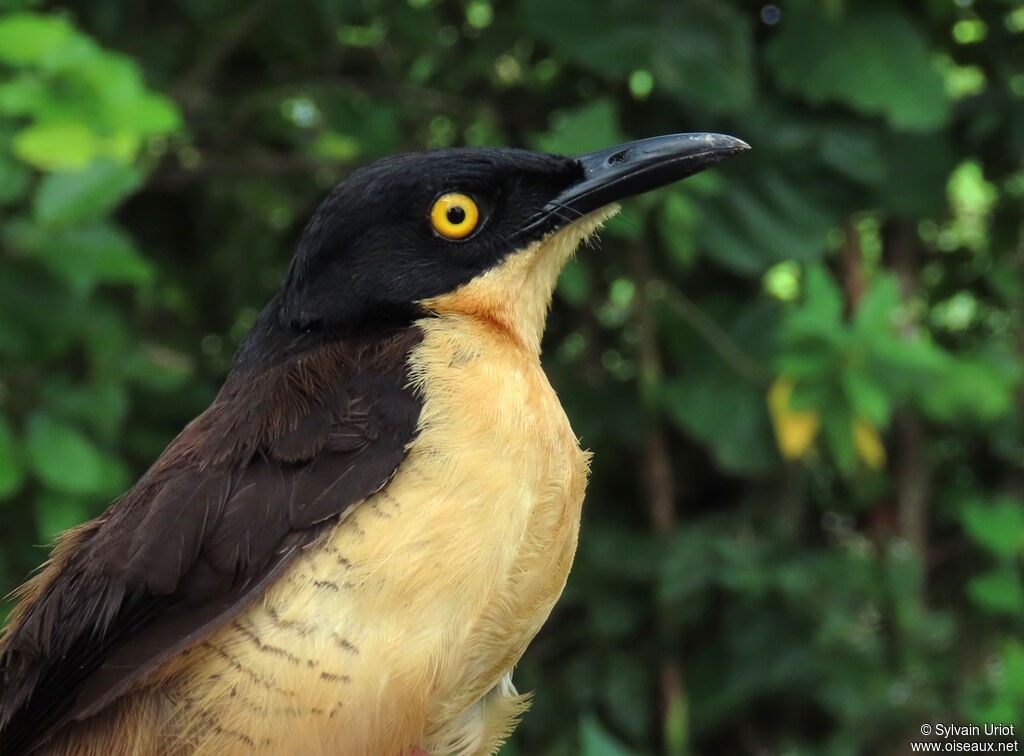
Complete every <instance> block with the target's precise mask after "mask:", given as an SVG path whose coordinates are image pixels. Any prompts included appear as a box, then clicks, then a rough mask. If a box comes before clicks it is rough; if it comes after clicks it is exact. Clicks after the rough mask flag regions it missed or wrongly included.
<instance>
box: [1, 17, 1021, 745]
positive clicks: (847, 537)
mask: <svg viewBox="0 0 1024 756" xmlns="http://www.w3.org/2000/svg"><path fill="white" fill-rule="evenodd" d="M778 6H779V8H780V10H779V16H778V18H773V17H772V15H771V13H770V9H769V7H768V6H766V7H765V8H764V9H763V10H762V9H760V8H759V7H758V6H751V5H749V4H744V3H740V2H738V1H737V0H696V1H694V2H685V3H682V2H676V1H675V0H609V1H605V0H601V1H600V2H583V1H582V0H578V1H572V2H570V1H566V2H552V1H550V0H467V1H463V0H344V1H343V2H338V1H337V0H312V1H311V2H309V3H302V4H285V3H277V4H275V3H273V2H256V3H249V4H246V3H201V2H194V1H181V2H173V1H172V2H169V3H164V4H159V6H157V5H153V4H150V5H146V6H138V7H136V6H134V5H133V4H126V3H120V2H116V0H91V1H90V2H88V3H86V2H81V1H80V0H66V2H63V3H60V4H55V3H49V4H47V3H36V2H17V1H16V2H13V3H8V4H6V5H4V6H3V8H5V9H9V10H5V11H3V12H0V516H2V517H3V521H4V524H5V527H4V528H3V529H2V530H0V574H2V575H3V580H4V585H5V587H6V588H13V587H14V586H15V585H16V584H17V583H18V582H19V581H21V580H22V579H23V578H24V576H25V575H26V574H27V573H28V571H29V570H30V569H31V568H32V567H33V566H34V565H36V564H37V563H38V562H39V561H40V560H41V559H42V558H43V552H42V551H41V550H39V549H35V548H33V547H32V546H31V544H36V543H40V542H42V541H45V540H48V539H50V538H52V537H53V535H54V534H55V533H56V532H58V531H60V530H62V529H64V528H67V527H69V526H71V525H73V524H75V523H77V522H80V521H82V520H84V519H87V518H88V517H90V516H93V515H95V514H96V513H98V512H99V511H101V510H102V509H103V507H104V506H106V505H107V504H108V503H109V501H110V500H111V499H112V498H113V497H115V496H116V495H117V494H118V493H119V492H120V491H121V490H123V489H124V487H125V486H127V485H128V484H130V482H131V480H132V479H134V477H135V476H137V475H138V474H140V473H141V472H142V471H143V470H144V469H145V468H146V466H147V465H148V464H149V463H150V462H152V460H153V459H154V458H155V456H156V455H157V454H159V452H160V450H161V449H162V448H163V446H164V445H165V444H166V443H167V441H168V440H169V439H170V438H171V437H172V436H173V434H174V433H176V432H177V431H178V430H179V429H180V428H181V427H182V425H183V424H184V423H185V422H187V421H188V420H189V419H190V418H191V417H193V416H194V415H195V414H196V413H197V412H198V411H200V410H201V409H202V408H203V407H204V406H205V405H206V404H207V403H208V402H209V401H210V399H211V397H212V396H213V392H214V390H215V389H216V386H217V385H218V384H219V382H220V380H221V379H222V377H223V375H224V372H225V371H226V369H227V367H228V364H229V362H230V359H231V355H232V354H233V352H234V350H235V348H236V347H237V345H238V343H239V341H240V339H241V338H242V336H243V335H244V333H245V332H246V330H247V329H248V327H249V326H250V325H251V324H252V322H253V321H254V319H255V317H256V314H257V312H258V308H259V307H261V306H262V304H263V303H264V302H266V301H267V299H268V298H269V297H270V296H271V294H272V293H273V291H274V290H275V289H276V287H277V285H278V283H279V282H280V279H281V276H282V275H283V273H284V270H285V269H286V266H287V261H288V251H289V249H291V247H292V246H293V244H294V241H295V239H296V237H297V235H298V233H299V232H300V231H301V228H302V224H303V223H304V222H305V220H306V218H308V217H309V215H310V213H311V212H312V210H313V208H314V207H315V206H316V203H317V202H318V201H319V199H320V198H321V197H322V195H323V194H324V193H325V192H326V191H327V189H328V188H329V187H330V186H331V185H332V184H333V183H335V182H336V181H338V180H340V179H341V178H342V177H343V176H344V175H345V174H346V173H347V172H348V171H349V170H350V169H351V168H352V167H354V166H355V165H357V164H361V163H363V162H366V161H368V160H371V159H373V158H375V157H377V156H380V155H383V154H389V153H394V152H399V151H406V150H413V149H422V148H424V147H431V148H434V147H446V146H451V145H457V144H511V145H516V146H529V147H534V148H539V149H545V150H550V151H557V152H563V153H570V154H571V153H575V152H581V151H585V150H589V149H595V148H599V147H604V146H607V145H609V144H612V143H615V142H618V141H622V140H626V139H631V138H639V137H644V136H650V135H653V134H658V133H668V132H673V131H685V130H717V131H724V132H728V133H734V134H736V135H737V136H740V137H742V138H744V139H746V140H747V141H748V142H750V144H751V145H752V146H753V150H751V152H750V153H747V154H744V155H742V156H738V157H737V158H735V159H734V160H731V161H729V162H727V163H725V164H723V165H722V166H720V167H718V168H716V169H715V170H713V171H710V172H708V173H705V174H701V175H699V176H696V177H694V178H693V179H690V180H688V181H686V182H683V183H681V184H679V185H676V186H673V187H667V188H665V189H663V190H660V191H658V192H655V193H653V194H651V195H649V196H645V197H643V198H639V199H637V200H633V201H630V202H627V203H626V205H625V207H624V208H623V210H622V212H621V213H620V215H619V216H617V217H616V218H615V219H613V221H611V222H610V223H609V224H608V226H607V230H606V233H605V237H604V241H603V243H602V247H603V249H602V250H601V251H594V250H589V249H585V250H582V251H581V252H580V254H579V256H578V257H577V259H576V260H575V261H574V262H573V263H572V264H571V265H570V266H569V267H568V268H567V269H566V271H565V274H564V275H563V278H562V280H561V282H560V284H559V290H558V292H557V296H556V299H555V306H554V308H553V311H552V314H551V318H550V327H549V331H548V334H547V336H546V340H545V361H546V368H547V370H548V373H549V375H550V376H551V377H552V381H553V383H554V384H555V386H556V388H557V390H558V391H559V395H560V396H561V397H562V401H563V403H564V405H565V407H566V409H567V412H568V414H569V415H570V417H571V419H572V422H573V426H574V428H575V429H576V431H577V432H578V433H579V434H580V436H581V437H582V440H583V444H584V445H585V446H587V447H589V448H591V449H592V450H593V451H594V452H595V458H594V465H593V473H592V481H591V485H590V490H589V493H588V498H587V505H586V514H585V517H584V525H583V530H582V534H581V540H580V547H579V553H578V556H577V564H576V567H575V569H574V572H573V574H572V576H571V578H570V581H569V585H568V586H567V588H566V592H565V595H564V597H563V600H562V601H561V602H560V604H559V606H558V607H557V609H556V610H555V612H554V614H553V615H552V618H551V621H550V622H549V624H548V626H547V627H546V628H545V630H544V631H543V632H542V633H541V635H540V636H539V637H538V638H537V640H536V642H535V643H534V644H533V646H532V647H531V649H530V650H529V651H528V653H527V654H526V656H525V657H524V659H523V661H522V663H521V664H520V666H519V669H518V670H517V683H518V685H519V687H520V688H521V689H524V690H531V689H532V690H535V691H536V693H535V703H534V706H533V710H532V711H531V712H530V713H529V714H528V715H527V717H526V718H525V720H524V722H523V724H522V725H521V727H520V728H519V730H518V732H517V734H516V736H515V738H514V740H513V742H512V743H511V744H510V745H509V746H508V747H507V752H508V753H509V754H513V753H519V754H549V755H550V756H563V755H564V756H569V755H570V754H579V753H584V754H590V755H591V756H609V755H611V754H627V753H631V754H645V753H672V754H685V753H753V752H759V753H760V752H764V753H828V754H850V753H876V752H878V753H885V752H890V751H893V750H894V749H896V750H898V749H900V748H902V747H904V746H903V744H904V743H906V742H909V741H910V740H914V739H917V737H918V736H919V728H920V725H921V723H923V722H934V721H950V722H958V723H976V724H981V723H984V722H1003V723H1007V724H1009V723H1015V724H1017V726H1018V728H1021V727H1024V721H1022V720H1021V712H1024V687H1022V686H1024V682H1022V681H1024V645H1022V644H1021V642H1020V638H1021V637H1022V635H1021V633H1022V631H1024V583H1022V567H1024V562H1022V558H1024V422H1022V421H1024V415H1022V409H1021V408H1022V406H1024V399H1022V383H1024V349H1022V346H1021V345H1022V343H1024V330H1022V324H1024V263H1022V250H1024V236H1022V229H1021V224H1020V206H1021V199H1022V198H1024V172H1022V166H1021V163H1020V155H1021V154H1024V98H1022V93H1024V79H1022V78H1021V77H1022V74H1020V72H1019V68H1020V67H1019V65H1018V66H1015V65H1014V62H1015V61H1019V60H1021V59H1022V55H1024V17H1022V16H1021V14H1020V10H1019V9H1018V8H1016V7H1014V4H1013V3H1006V2H994V3H982V2H980V0H973V2H972V1H971V0H967V1H965V2H957V3H937V2H933V3H923V4H920V3H919V4H902V5H898V6H897V5H896V4H888V5H887V4H885V3H879V2H864V3H855V2H843V1H841V0H829V1H828V2H812V1H811V0H794V2H791V3H785V4H781V3H780V4H778ZM26 9H28V10H26ZM759 13H763V16H762V15H759Z"/></svg>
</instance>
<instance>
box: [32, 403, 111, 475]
mask: <svg viewBox="0 0 1024 756" xmlns="http://www.w3.org/2000/svg"><path fill="white" fill-rule="evenodd" d="M25 448H26V451H27V452H28V458H29V462H30V464H31V466H32V470H33V472H34V473H35V474H36V476H38V478H39V479H40V480H41V481H42V482H43V483H45V484H46V485H47V486H48V487H50V488H52V489H54V490H56V491H61V492H64V493H70V494H111V493H116V492H117V491H118V490H119V489H120V487H121V486H122V485H123V484H124V474H123V471H117V470H115V469H114V468H113V466H112V465H111V464H110V463H109V462H108V460H107V459H106V458H105V456H104V454H103V453H102V452H101V451H100V450H99V449H97V448H96V446H95V445H94V444H93V443H92V441H90V440H89V439H88V438H86V437H85V435H83V434H82V432H81V431H79V430H78V429H77V428H74V427H72V426H70V425H66V424H64V423H62V422H60V421H58V420H55V419H53V418H51V417H49V416H48V415H45V414H41V413H37V414H35V415H33V416H32V417H31V418H30V419H29V423H28V435H27V437H26V442H25Z"/></svg>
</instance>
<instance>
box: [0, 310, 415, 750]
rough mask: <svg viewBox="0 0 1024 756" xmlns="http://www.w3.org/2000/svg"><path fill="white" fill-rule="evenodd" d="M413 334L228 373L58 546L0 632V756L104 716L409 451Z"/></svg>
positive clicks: (381, 480) (226, 615)
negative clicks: (192, 415) (207, 402)
mask: <svg viewBox="0 0 1024 756" xmlns="http://www.w3.org/2000/svg"><path fill="white" fill-rule="evenodd" d="M419 339H420V332H419V330H418V329H417V328H414V327H412V328H406V329H401V330H397V331H392V332H390V333H389V334H388V335H386V336H376V337H373V338H364V339H361V340H358V341H351V340H350V341H347V342H340V341H339V342H333V343H329V344H321V345H319V346H315V347H311V348H308V349H301V350H298V354H295V355H293V356H292V357H289V358H286V359H283V360H280V361H279V362H278V363H277V364H273V365H271V366H266V365H264V366H261V367H259V368H258V369H256V368H253V367H240V368H236V369H235V370H234V371H233V372H232V374H231V375H230V376H229V377H228V380H227V382H226V383H225V384H224V387H223V388H222V389H221V391H220V393H219V394H218V396H217V398H216V399H215V400H214V402H213V404H212V405H211V406H210V408H209V409H208V410H206V412H204V413H203V414H202V415H200V416H199V417H198V418H196V419H195V420H194V421H193V422H192V423H190V424H189V425H188V426H186V428H185V429H184V430H183V431H182V433H181V434H180V435H179V436H178V437H177V438H176V439H175V440H174V441H173V442H172V443H171V444H170V446H168V448H167V449H166V450H165V452H164V453H163V454H162V455H161V457H160V458H159V459H158V460H157V462H156V463H155V464H154V465H153V467H152V468H150V470H149V471H148V472H147V473H146V474H145V475H144V476H143V477H142V478H141V479H140V480H139V482H138V483H137V484H136V485H135V486H134V487H133V488H132V489H131V490H130V491H128V493H127V494H125V496H124V497H123V498H122V499H121V500H120V501H118V502H117V503H116V504H114V505H113V506H111V507H110V508H109V509H108V510H107V511H106V512H105V513H104V514H102V515H101V516H100V517H98V518H97V519H96V520H93V521H92V522H89V523H86V524H85V525H83V526H81V527H79V528H76V529H74V530H72V531H69V533H67V534H65V536H64V537H63V538H62V539H61V540H60V541H59V543H58V545H57V547H56V549H55V550H54V553H53V555H52V557H51V560H50V562H49V564H48V565H47V567H46V568H45V570H44V571H43V572H42V573H40V574H39V575H38V576H37V577H36V578H34V579H33V580H32V581H30V583H29V584H28V585H27V586H26V588H25V598H24V599H23V600H22V602H21V603H20V604H19V606H18V607H17V609H16V610H15V613H14V615H13V619H12V622H11V625H10V627H9V628H8V631H7V634H6V635H5V636H4V638H3V640H2V641H0V686H2V687H0V753H2V754H6V753H19V754H20V753H25V752H27V751H29V750H31V749H32V748H34V747H36V746H38V745H39V744H40V743H42V742H43V741H45V740H46V739H47V738H48V737H49V735H50V734H52V733H53V732H54V731H55V730H56V729H57V728H58V727H59V726H60V725H61V724H62V723H64V722H66V721H68V720H69V719H83V718H85V717H88V716H91V715H93V714H95V713H97V712H98V711H99V710H101V709H102V708H104V707H105V706H107V705H108V704H109V703H110V702H111V701H112V700H114V699H115V698H117V697H118V696H120V695H122V694H123V693H124V692H126V691H127V690H128V689H129V688H130V687H131V686H132V685H133V684H135V683H136V682H138V681H139V680H140V679H141V678H142V677H143V676H144V675H145V674H146V673H147V672H149V671H151V670H152V669H153V668H154V667H156V666H158V665H159V664H161V663H162V662H164V661H166V660H167V659H168V658H170V657H171V656H173V655H175V654H176V653H178V652H179V651H181V650H183V649H184V648H185V647H187V646H189V645H191V644H193V643H195V642H196V641H197V640H199V639H201V638H202V637H204V636H205V635H206V634H208V633H209V632H211V631H212V630H213V629H215V628H216V627H218V626H219V625H220V624H222V623H223V622H225V621H226V620H228V619H230V618H231V617H232V616H234V614H236V613H237V612H238V611H239V610H240V609H241V608H243V607H244V606H245V605H246V604H248V603H249V602H250V601H252V600H253V599H254V598H256V597H257V596H259V595H260V594H261V593H262V591H263V590H264V589H265V588H266V587H267V586H268V585H269V584H270V583H271V582H273V580H274V579H275V578H276V577H277V576H279V575H280V574H281V572H282V571H283V569H284V568H285V567H286V566H287V565H288V563H289V562H290V560H291V559H292V558H294V557H295V555H296V554H298V553H299V552H300V551H301V549H302V548H303V547H304V546H306V545H308V544H309V543H311V542H312V541H313V540H315V539H316V537H317V536H318V535H319V534H320V533H321V532H322V531H323V530H324V528H326V527H328V526H329V525H330V524H333V523H334V522H336V521H337V519H338V518H339V517H340V516H341V515H342V514H343V513H344V512H345V511H346V510H348V509H350V508H351V507H352V506H353V505H355V504H357V503H359V502H360V501H362V500H364V499H365V498H366V497H368V496H369V495H371V494H372V493H374V492H375V491H378V490H379V489H381V488H382V487H383V486H384V485H386V483H387V481H388V480H389V479H390V478H391V476H392V474H393V473H394V471H395V469H396V468H397V467H398V465H399V464H400V463H401V461H402V460H403V459H404V457H405V454H406V450H407V448H408V445H409V443H410V442H411V441H412V439H413V436H414V434H415V429H416V423H417V420H418V417H419V411H420V403H419V400H418V399H417V398H416V397H415V396H414V394H413V392H412V390H411V389H410V388H409V387H408V376H407V373H406V365H407V357H408V353H409V350H410V349H411V348H412V347H413V346H414V345H415V344H416V343H418V341H419Z"/></svg>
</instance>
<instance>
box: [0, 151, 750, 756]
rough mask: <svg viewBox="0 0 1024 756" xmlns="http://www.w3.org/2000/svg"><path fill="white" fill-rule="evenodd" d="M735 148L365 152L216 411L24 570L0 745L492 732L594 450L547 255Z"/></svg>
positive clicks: (343, 746) (245, 750)
mask: <svg viewBox="0 0 1024 756" xmlns="http://www.w3.org/2000/svg"><path fill="white" fill-rule="evenodd" d="M746 149H748V145H747V144H746V143H745V142H743V141H741V140H740V139H737V138H735V137H731V136H727V135H724V134H716V133H688V134H670V135H665V136H658V137H651V138H647V139H641V140H638V141H633V142H628V143H625V144H621V145H617V146H614V147H609V148H606V149H601V150H597V151H594V152H588V153H585V154H581V155H576V156H574V157H567V156H561V155H552V154H548V153H543V152H535V151H530V150H524V149H515V148H503V147H456V148H446V149H438V150H428V151H424V152H413V153H407V154H403V155H395V156H390V157H385V158H382V159H380V160H378V161H376V162H373V163H370V164H369V165H366V166H363V167H361V168H358V169H356V170H354V171H353V172H352V173H351V174H349V175H348V176H347V177H346V178H345V179H344V180H343V181H342V182H341V183H339V184H338V185H337V186H336V187H335V188H334V189H333V190H332V191H331V192H330V193H329V194H328V196H327V197H326V199H324V201H323V202H322V204H321V205H320V206H319V207H318V209H317V210H316V211H315V213H314V215H313V216H312V218H311V220H310V221H309V222H308V223H307V225H306V226H305V228H304V229H303V231H302V233H301V235H300V237H299V240H298V242H297V245H296V248H295V251H294V255H293V258H292V261H291V264H290V267H289V268H288V271H287V273H286V275H285V277H284V281H283V283H282V285H281V287H280V289H279V291H278V292H277V293H276V294H275V295H274V296H273V298H272V299H271V300H270V302H269V303H268V304H267V305H266V307H265V308H264V309H263V310H262V311H261V313H260V314H259V316H258V317H257V319H256V321H255V324H254V325H253V327H252V329H251V330H250V331H249V333H248V334H247V335H246V337H245V338H244V339H243V341H242V343H241V345H240V346H239V348H238V351H237V353H236V355H235V357H234V359H233V362H232V364H231V367H230V370H229V372H228V375H227V377H226V379H225V382H224V384H223V386H222V388H221V389H220V391H219V392H218V393H217V395H216V397H215V398H214V399H213V401H212V403H211V404H210V406H209V407H208V408H207V409H206V410H205V411H204V412H202V413H201V414H200V415H199V416H197V417H196V418H195V419H194V420H192V421H191V422H190V423H188V424H187V425H186V426H185V427H184V429H183V430H182V431H181V432H180V434H179V435H178V436H177V437H175V438H174V439H173V440H172V441H171V442H170V444H169V445H168V446H167V448H166V449H165V450H164V452H163V453H162V454H161V455H160V456H159V457H158V458H157V460H156V461H155V462H154V464H153V465H152V466H151V467H150V468H149V469H148V471H146V472H145V473H144V474H143V475H142V477H141V478H140V479H139V480H138V481H137V482H136V483H135V485H134V486H133V487H132V488H130V489H129V490H128V491H127V492H126V493H125V494H124V495H123V496H121V497H120V498H119V499H118V500H116V501H115V502H114V503H113V504H112V505H111V506H110V507H109V508H108V509H107V510H106V511H105V512H103V513H102V514H100V515H99V516H98V517H96V518H95V519H93V520H91V521H88V522H85V523H83V524H81V525H79V526H77V527H74V528H72V529H70V530H68V531H66V532H65V533H63V534H62V535H60V536H59V537H58V539H57V541H56V544H55V546H54V548H53V550H52V553H51V555H50V557H49V560H48V561H47V562H46V563H45V564H44V565H43V566H42V567H41V568H40V569H39V570H38V571H37V572H36V573H35V575H34V576H33V577H31V578H30V579H29V580H28V581H27V582H26V583H25V585H24V586H23V587H22V588H21V589H20V593H19V595H20V601H19V603H18V604H17V606H16V607H15V609H14V610H13V612H12V614H11V617H10V619H9V622H8V626H7V628H6V631H5V633H4V635H3V637H2V639H0V754H29V753H37V754H84V755H86V756H89V755H93V754H95V755H97V756H98V755H99V754H103V756H116V755H118V754H250V753H266V754H341V755H342V756H409V755H410V754H418V755H419V756H423V754H429V755H430V756H469V755H470V754H491V753H494V752H496V751H497V749H498V748H499V747H500V745H501V743H502V742H503V741H504V740H505V739H506V738H507V737H508V735H509V734H510V733H511V731H512V730H513V728H514V727H515V725H516V724H517V722H518V720H519V718H520V717H521V716H522V714H523V713H524V711H525V710H526V708H527V707H528V704H529V697H528V696H526V695H521V694H520V693H518V692H517V690H516V688H515V686H514V684H513V682H512V678H511V674H512V669H513V667H514V666H515V665H516V663H517V662H518V660H519V659H520V657H521V656H522V655H523V653H524V651H525V649H526V647H527V645H528V644H529V643H530V641H531V640H532V639H533V637H534V636H535V635H536V634H537V632H538V631H539V630H540V628H541V626H542V624H543V623H544V621H545V620H546V619H547V617H548V615H549V613H550V612H551V610H552V608H553V606H554V604H555V602H556V600H557V599H558V597H559V595H560V594H561V592H562V589H563V587H564V585H565V582H566V579H567V576H568V573H569V570H570V566H571V564H572V561H573V556H574V553H575V550H576V544H577V539H578V533H579V528H580V516H581V507H582V502H583V497H584V490H585V487H586V481H587V475H588V469H589V464H590V459H589V454H588V453H587V452H585V451H583V450H582V448H581V445H580V442H579V439H578V438H577V437H576V435H575V434H574V433H573V431H572V428H571V427H570V424H569V421H568V419H567V417H566V414H565V412H564V410H563V409H562V406H561V404H560V402H559V400H558V397H557V395H556V393H555V391H554V389H553V388H552V387H551V385H550V383H549V382H548V380H547V378H546V376H545V373H544V371H543V369H542V367H541V362H540V353H541V337H542V334H543V331H544V325H545V320H546V317H547V312H548V309H549V307H550V303H551V298H552V293H553V290H554V288H555V285H556V282H557V279H558V276H559V273H560V271H561V269H562V268H563V266H564V265H565V263H566V262H567V261H568V259H569V258H570V257H571V256H572V255H573V254H574V252H575V250H576V248H577V247H578V246H580V245H581V243H582V242H584V241H585V240H588V239H590V238H591V237H593V235H594V234H595V233H596V232H597V230H598V229H599V227H600V226H601V225H602V223H603V222H604V221H605V220H607V219H608V218H609V217H610V216H611V215H613V214H614V213H615V212H616V211H617V209H618V204H617V203H618V201H619V200H622V199H624V198H626V197H630V196H633V195H637V194H640V193H643V192H646V191H648V190H651V189H655V188H657V187H660V186H663V185H666V184H669V183H672V182H675V181H678V180H680V179H683V178H686V177H687V176H691V175H693V174H695V173H698V172H700V171H702V170H704V169H706V168H708V167H710V166H712V165H715V164H716V163H718V162H720V161H721V160H723V159H725V158H728V157H730V156H732V155H735V154H737V153H739V152H742V151H743V150H746Z"/></svg>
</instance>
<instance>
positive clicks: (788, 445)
mask: <svg viewBox="0 0 1024 756" xmlns="http://www.w3.org/2000/svg"><path fill="white" fill-rule="evenodd" d="M792 393H793V381H792V380H791V379H788V378H784V377H781V376H780V377H779V378H776V379H775V380H774V381H773V382H772V385H771V387H770V388H769V389H768V412H769V414H770V415H771V418H772V425H773V426H774V427H775V438H776V440H777V441H778V444H779V451H781V452H782V456H783V457H785V458H786V459H800V457H802V456H804V454H805V453H806V452H807V449H808V448H810V445H811V444H812V443H814V438H815V436H817V435H818V427H819V425H820V423H819V420H818V415H817V414H816V413H814V412H809V411H807V410H802V411H800V410H794V409H792V408H791V407H790V404H789V398H790V395H791V394H792Z"/></svg>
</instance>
